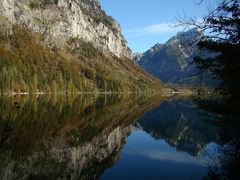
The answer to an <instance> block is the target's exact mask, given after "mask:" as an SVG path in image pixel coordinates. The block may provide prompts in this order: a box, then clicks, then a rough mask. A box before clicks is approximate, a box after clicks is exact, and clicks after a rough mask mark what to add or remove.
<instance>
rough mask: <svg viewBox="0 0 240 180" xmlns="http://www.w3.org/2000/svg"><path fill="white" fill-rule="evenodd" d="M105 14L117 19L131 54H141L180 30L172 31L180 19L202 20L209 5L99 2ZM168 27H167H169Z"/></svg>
mask: <svg viewBox="0 0 240 180" xmlns="http://www.w3.org/2000/svg"><path fill="white" fill-rule="evenodd" d="M99 2H100V3H101V6H102V8H103V9H104V10H105V12H106V13H107V14H109V15H111V16H112V17H113V18H114V19H116V20H117V21H118V22H119V23H120V25H121V28H122V31H123V34H124V36H125V38H126V39H127V41H128V45H129V47H130V48H131V49H132V51H133V52H144V51H146V50H147V49H149V48H150V47H151V46H153V45H154V44H156V43H157V42H160V43H164V42H166V41H167V40H168V39H169V38H171V37H172V36H174V35H175V34H176V33H177V32H178V31H181V30H182V29H183V28H180V27H178V28H173V27H172V26H171V24H173V23H174V22H176V18H177V17H179V16H184V15H187V16H188V17H192V18H197V19H198V18H201V17H203V15H206V14H207V12H208V8H207V7H209V4H208V3H209V2H207V1H204V3H202V4H201V5H198V2H200V0H99ZM169 25H170V26H169Z"/></svg>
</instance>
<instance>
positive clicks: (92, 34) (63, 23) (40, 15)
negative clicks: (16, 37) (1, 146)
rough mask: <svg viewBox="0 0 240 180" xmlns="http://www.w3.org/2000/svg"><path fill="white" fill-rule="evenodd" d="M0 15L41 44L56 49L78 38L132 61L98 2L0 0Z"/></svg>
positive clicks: (109, 18) (110, 19)
mask: <svg viewBox="0 0 240 180" xmlns="http://www.w3.org/2000/svg"><path fill="white" fill-rule="evenodd" d="M0 16H1V17H6V18H7V19H8V20H9V21H10V22H11V23H12V24H19V25H21V26H24V27H28V28H30V29H32V30H33V31H35V32H39V33H41V34H43V35H44V42H45V43H46V44H47V45H50V46H52V47H54V48H57V49H64V48H65V45H66V43H67V42H68V40H69V38H79V39H83V40H84V41H87V42H91V43H93V44H94V46H95V47H96V48H98V49H99V50H101V51H103V52H104V53H107V52H111V53H113V54H115V55H116V56H118V57H127V58H131V50H130V49H129V48H128V46H127V42H126V40H125V39H124V37H123V35H122V33H121V29H120V26H119V24H118V23H117V22H116V21H115V20H114V19H113V18H112V17H110V16H108V15H106V14H105V12H104V11H103V10H102V9H101V6H100V4H99V2H98V1H97V0H1V1H0Z"/></svg>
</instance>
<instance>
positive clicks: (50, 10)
mask: <svg viewBox="0 0 240 180" xmlns="http://www.w3.org/2000/svg"><path fill="white" fill-rule="evenodd" d="M0 39H1V41H0V76H1V77H3V78H1V79H0V84H1V88H0V91H1V93H30V92H32V93H36V92H38V93H39V92H49V93H53V92H54V93H56V92H61V93H63V92H66V93H76V92H100V91H111V92H113V91H114V92H116V91H118V92H120V91H121V92H123V91H124V92H130V91H131V92H132V91H143V90H144V91H145V90H153V89H155V90H157V89H159V88H161V82H160V81H159V80H157V79H155V78H154V77H152V76H151V75H149V74H148V73H146V72H144V71H143V70H142V69H141V68H140V67H139V66H137V65H135V64H134V63H133V62H132V61H131V60H130V59H131V50H130V49H129V47H128V46H127V42H126V40H125V38H124V37H123V35H122V32H121V28H120V25H119V24H118V23H117V22H116V21H115V20H114V19H113V18H112V17H111V16H108V15H107V14H106V13H105V12H104V11H103V10H102V9H101V5H100V4H99V2H98V1H97V0H4V1H0ZM155 87H157V88H155Z"/></svg>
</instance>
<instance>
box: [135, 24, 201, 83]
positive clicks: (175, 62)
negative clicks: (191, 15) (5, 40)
mask: <svg viewBox="0 0 240 180" xmlns="http://www.w3.org/2000/svg"><path fill="white" fill-rule="evenodd" d="M201 38H203V32H202V31H200V30H199V29H198V28H193V29H190V30H188V31H186V32H179V33H177V34H176V35H175V36H173V37H172V38H170V39H169V40H168V41H167V42H166V43H165V44H159V43H157V44H155V45H154V46H153V47H151V48H150V49H149V50H147V51H146V52H145V53H143V54H142V56H141V58H139V59H137V61H136V57H133V60H134V61H135V62H136V63H138V64H139V65H140V66H141V67H142V68H143V69H144V70H146V71H147V72H149V73H151V74H152V75H154V76H155V77H158V78H159V79H161V80H162V81H164V82H165V83H177V84H178V83H179V84H197V83H199V82H200V81H201V77H198V75H197V73H198V70H197V68H196V66H195V64H194V63H193V58H194V57H195V56H196V55H200V54H201V53H203V52H200V50H199V49H198V48H197V42H198V41H199V40H200V39H201Z"/></svg>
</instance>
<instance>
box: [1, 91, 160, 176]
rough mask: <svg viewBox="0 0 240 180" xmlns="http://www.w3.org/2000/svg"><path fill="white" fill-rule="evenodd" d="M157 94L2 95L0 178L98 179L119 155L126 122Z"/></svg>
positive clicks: (153, 102)
mask: <svg viewBox="0 0 240 180" xmlns="http://www.w3.org/2000/svg"><path fill="white" fill-rule="evenodd" d="M159 103H160V99H159V98H157V99H156V98H148V99H146V98H143V97H141V96H137V95H127V96H126V95H102V96H99V97H92V96H90V95H83V96H67V97H66V96H65V97H62V96H38V97H37V96H34V97H30V96H26V97H21V96H18V97H1V99H0V177H1V179H28V178H30V179H32V178H42V179H56V178H67V179H68V178H71V179H78V178H80V179H98V177H99V176H100V174H101V173H102V172H103V171H104V170H105V169H106V168H107V167H110V166H111V165H112V164H113V163H114V162H116V161H117V159H118V158H119V152H120V150H121V149H122V147H123V145H124V144H125V141H126V138H127V136H128V135H129V134H130V133H131V127H130V125H131V124H132V123H133V122H134V121H136V120H137V119H138V118H139V117H140V116H141V114H143V113H144V112H145V111H147V110H149V109H151V108H153V107H155V106H157V105H158V104H159Z"/></svg>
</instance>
